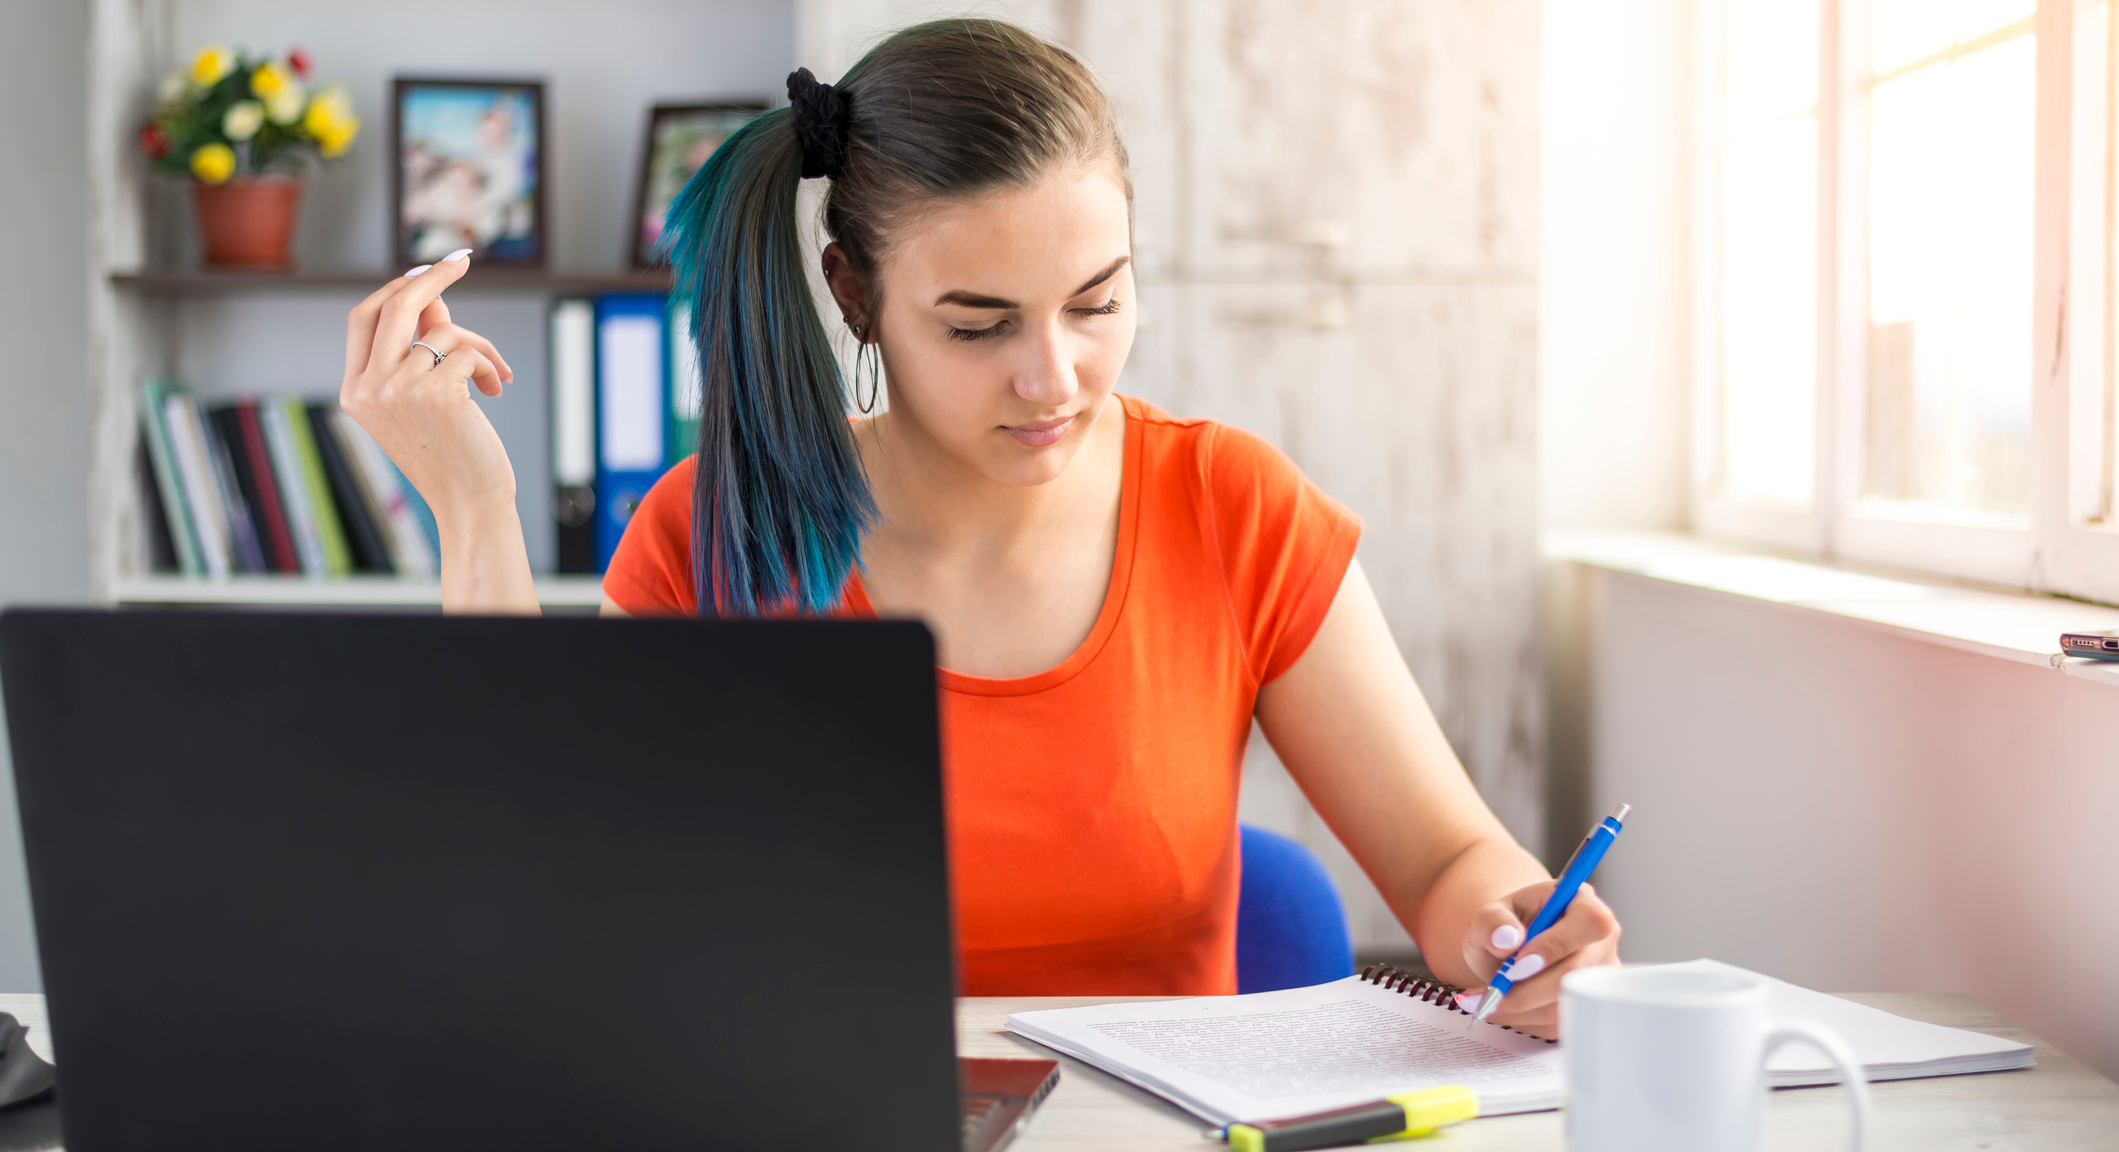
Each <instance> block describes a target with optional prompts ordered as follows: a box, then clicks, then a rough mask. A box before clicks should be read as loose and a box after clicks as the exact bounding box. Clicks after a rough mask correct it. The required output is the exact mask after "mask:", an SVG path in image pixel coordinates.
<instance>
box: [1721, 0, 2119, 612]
mask: <svg viewBox="0 0 2119 1152" xmlns="http://www.w3.org/2000/svg"><path fill="white" fill-rule="evenodd" d="M2113 3H2114V0H1696V12H1697V14H1698V16H1699V19H1698V21H1697V28H1698V38H1697V41H1696V45H1697V53H1696V64H1697V67H1696V68H1695V70H1694V74H1695V78H1696V79H1695V83H1696V85H1698V91H1697V92H1696V100H1695V106H1696V108H1698V109H1699V110H1700V112H1701V115H1699V116H1698V117H1697V118H1696V121H1695V123H1696V125H1697V128H1696V141H1695V142H1696V148H1695V158H1696V163H1695V166H1694V179H1695V184H1696V188H1695V197H1694V203H1695V205H1696V206H1697V210H1696V213H1695V226H1696V234H1695V238H1696V243H1695V245H1694V250H1695V253H1696V260H1697V267H1696V275H1695V277H1694V285H1695V291H1696V293H1697V295H1698V299H1697V301H1696V305H1695V310H1694V316H1695V337H1696V338H1695V352H1696V356H1695V361H1694V363H1695V366H1696V371H1695V381H1696V396H1697V398H1698V411H1699V413H1700V416H1699V418H1698V419H1696V421H1695V437H1694V443H1695V451H1694V457H1695V464H1696V466H1695V470H1694V472H1695V491H1694V500H1693V506H1694V511H1695V520H1696V522H1697V524H1698V526H1699V527H1700V528H1702V529H1703V530H1706V531H1710V532H1718V533H1724V534H1735V535H1741V536H1747V537H1751V538H1755V539H1760V540H1765V541H1769V542H1773V543H1779V544H1784V545H1793V546H1797V547H1801V548H1804V549H1808V550H1814V551H1817V552H1821V553H1824V554H1826V555H1831V556H1838V557H1843V558H1847V559H1851V560H1857V561H1869V562H1876V563H1883V564H1889V565H1894V566H1900V567H1906V568H1915V569H1923V570H1927V571H1931V572H1935V573H1939V574H1943V575H1949V576H1960V577H1970V578H1973V579H1978V580H1984V581H1990V582H1994V583H2000V584H2005V585H2009V586H2013V587H2020V588H2025V589H2031V590H2037V591H2051V592H2061V593H2067V594H2071V595H2076V596H2083V597H2088V598H2092V599H2099V600H2106V601H2119V507H2115V495H2114V483H2115V475H2114V473H2115V463H2119V394H2115V393H2119V387H2115V386H2119V380H2115V362H2119V356H2115V355H2114V344H2115V340H2114V334H2115V333H2119V311H2115V309H2119V292H2115V291H2114V274H2113V270H2114V268H2115V267H2119V180H2115V175H2119V32H2115V22H2114V20H2113V19H2112V5H2113Z"/></svg>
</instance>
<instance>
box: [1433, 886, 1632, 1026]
mask: <svg viewBox="0 0 2119 1152" xmlns="http://www.w3.org/2000/svg"><path fill="white" fill-rule="evenodd" d="M1555 883H1556V881H1552V880H1541V881H1539V882H1538V883H1536V884H1532V885H1530V886H1529V887H1527V888H1518V889H1516V890H1515V891H1514V892H1511V893H1509V894H1508V895H1507V896H1504V897H1502V898H1501V899H1499V900H1496V901H1494V902H1493V903H1491V904H1488V905H1486V906H1484V907H1482V908H1480V909H1479V910H1478V911H1477V912H1475V913H1473V914H1472V921H1471V925H1470V926H1469V927H1468V928H1467V929H1466V930H1465V933H1464V963H1465V964H1466V966H1468V967H1470V968H1471V970H1472V971H1474V972H1477V973H1479V974H1480V975H1481V976H1492V975H1493V974H1494V970H1495V969H1497V968H1499V967H1500V966H1501V961H1503V960H1505V959H1507V958H1508V957H1509V955H1510V954H1512V953H1514V952H1515V951H1516V949H1518V948H1522V949H1523V954H1522V955H1521V956H1518V957H1517V958H1516V966H1515V969H1514V971H1513V972H1512V973H1511V975H1512V976H1513V977H1514V981H1515V986H1514V987H1512V988H1510V989H1509V990H1508V995H1507V997H1506V998H1504V999H1503V1000H1502V1001H1501V1007H1500V1008H1499V1009H1498V1010H1497V1011H1495V1013H1494V1014H1493V1015H1492V1016H1489V1017H1487V1019H1488V1020H1490V1021H1491V1022H1493V1023H1495V1024H1505V1025H1507V1026H1508V1027H1510V1028H1514V1029H1515V1030H1516V1031H1518V1032H1528V1033H1530V1034H1531V1035H1533V1036H1543V1037H1546V1038H1548V1039H1550V1038H1553V1037H1556V1036H1558V1035H1559V1034H1560V977H1561V976H1564V975H1566V974H1567V973H1569V972H1572V971H1574V970H1575V969H1577V968H1589V967H1594V966H1595V965H1599V964H1616V963H1618V962H1619V918H1618V917H1617V916H1614V915H1612V912H1611V906H1610V905H1608V904H1606V903H1604V901H1603V900H1602V899H1600V898H1599V897H1598V896H1597V894H1596V891H1595V890H1594V889H1592V888H1590V886H1589V885H1587V884H1584V885H1582V888H1581V890H1580V891H1579V892H1576V893H1575V898H1574V902H1573V903H1572V904H1569V905H1568V906H1567V914H1566V915H1565V916H1562V917H1560V920H1559V922H1558V923H1556V924H1554V925H1553V926H1552V927H1550V928H1548V929H1546V930H1545V931H1543V932H1540V933H1538V937H1537V939H1535V940H1532V941H1531V942H1530V944H1529V946H1528V947H1525V946H1524V945H1523V926H1524V925H1525V924H1527V923H1529V922H1530V920H1531V919H1532V918H1533V917H1535V916H1536V915H1537V914H1538V909H1539V908H1541V907H1543V906H1544V904H1545V898H1546V897H1547V896H1549V895H1551V894H1552V889H1553V885H1554V884H1555ZM1483 991H1484V990H1474V991H1468V992H1465V993H1464V994H1463V995H1461V996H1459V997H1458V998H1457V1006H1458V1007H1460V1008H1463V1009H1464V1010H1465V1011H1467V1012H1472V1011H1477V1010H1478V1007H1479V1000H1480V997H1481V995H1482V994H1483Z"/></svg>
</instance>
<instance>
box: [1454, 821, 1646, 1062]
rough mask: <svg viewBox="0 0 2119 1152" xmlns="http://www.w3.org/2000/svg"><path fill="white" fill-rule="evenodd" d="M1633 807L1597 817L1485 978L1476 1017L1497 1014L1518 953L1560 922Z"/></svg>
mask: <svg viewBox="0 0 2119 1152" xmlns="http://www.w3.org/2000/svg"><path fill="white" fill-rule="evenodd" d="M1631 811H1633V805H1631V804H1621V805H1619V806H1618V807H1616V808H1614V809H1612V810H1611V815H1609V816H1606V817H1604V819H1602V820H1600V821H1598V822H1597V826H1596V827H1594V828H1591V829H1590V830H1589V835H1588V836H1587V837H1585V838H1584V839H1583V841H1582V846H1581V847H1579V848H1576V849H1575V854H1574V856H1573V857H1571V858H1570V859H1569V860H1568V861H1567V867H1566V868H1563V869H1561V871H1560V882H1559V883H1558V884H1555V885H1553V889H1552V895H1550V896H1547V897H1546V898H1545V907H1543V908H1540V909H1538V914H1537V916H1536V917H1534V918H1532V920H1531V922H1530V927H1529V929H1527V930H1526V931H1525V932H1524V933H1523V943H1522V944H1521V945H1519V946H1518V947H1517V948H1516V950H1515V952H1514V953H1512V954H1511V955H1510V956H1509V958H1508V959H1506V960H1503V961H1501V969H1500V971H1498V972H1495V973H1494V976H1493V979H1491V980H1488V981H1487V982H1486V995H1485V996H1484V997H1482V998H1481V999H1480V1001H1479V1010H1478V1011H1476V1012H1474V1013H1472V1018H1473V1019H1475V1020H1484V1019H1486V1018H1487V1017H1488V1016H1491V1015H1493V1014H1494V1009H1496V1008H1499V1007H1500V1006H1501V998H1502V997H1503V996H1506V995H1508V990H1509V989H1510V988H1513V987H1515V981H1513V980H1510V979H1509V978H1508V973H1509V970H1510V969H1512V968H1514V967H1515V966H1516V957H1518V956H1521V955H1523V949H1524V948H1528V947H1529V946H1530V942H1531V941H1533V940H1535V939H1537V938H1538V933H1540V932H1543V931H1545V930H1546V929H1547V928H1550V927H1552V926H1553V925H1554V924H1555V923H1558V922H1559V919H1560V917H1562V916H1565V915H1567V906H1568V905H1569V904H1572V903H1574V902H1575V893H1576V892H1579V891H1581V890H1582V882H1583V881H1584V880H1587V879H1589V874H1590V873H1591V872H1594V871H1596V870H1597V865H1598V864H1600V863H1602V862H1603V860H1604V853H1605V852H1606V851H1607V850H1608V849H1610V847H1611V844H1612V841H1614V840H1617V839H1618V838H1619V832H1620V830H1621V829H1623V828H1625V826H1626V824H1625V820H1626V814H1627V813H1628V812H1631Z"/></svg>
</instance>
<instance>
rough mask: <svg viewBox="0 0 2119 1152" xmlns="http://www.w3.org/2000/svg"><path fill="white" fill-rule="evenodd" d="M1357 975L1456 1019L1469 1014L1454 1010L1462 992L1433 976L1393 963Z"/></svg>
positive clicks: (1520, 1033) (1380, 965) (1500, 1026)
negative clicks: (1445, 1009)
mask: <svg viewBox="0 0 2119 1152" xmlns="http://www.w3.org/2000/svg"><path fill="white" fill-rule="evenodd" d="M1360 976H1361V979H1363V980H1366V981H1368V982H1369V983H1371V984H1374V985H1376V986H1377V987H1379V988H1387V989H1389V990H1391V991H1393V992H1403V993H1405V994H1406V995H1407V996H1410V997H1412V998H1413V999H1415V1000H1422V1001H1425V1002H1427V1003H1429V1004H1433V1005H1434V1006H1436V1007H1437V1008H1447V1009H1449V1010H1450V1011H1452V1012H1455V1013H1456V1014H1457V1015H1459V1016H1469V1015H1471V1013H1469V1012H1466V1011H1465V1010H1464V1009H1462V1008H1459V1007H1457V997H1458V995H1460V994H1461V993H1463V991H1464V989H1462V988H1460V987H1458V986H1457V985H1455V984H1449V983H1445V982H1443V981H1441V980H1437V979H1435V978H1434V977H1433V976H1423V975H1421V974H1420V973H1418V972H1409V971H1407V970H1406V969H1403V968H1400V967H1398V966H1397V965H1395V964H1371V965H1369V966H1368V967H1366V968H1363V969H1362V970H1361V973H1360ZM1484 1023H1486V1024H1488V1025H1490V1026H1491V1027H1495V1028H1499V1029H1501V1030H1502V1031H1503V1032H1516V1030H1515V1029H1514V1028H1510V1027H1509V1026H1508V1025H1506V1024H1494V1023H1493V1022H1492V1021H1490V1020H1489V1021H1484ZM1516 1035H1518V1036H1529V1037H1530V1038H1531V1039H1532V1040H1544V1042H1545V1043H1547V1044H1558V1043H1559V1041H1558V1040H1546V1039H1545V1037H1543V1036H1531V1035H1530V1033H1528V1032H1516Z"/></svg>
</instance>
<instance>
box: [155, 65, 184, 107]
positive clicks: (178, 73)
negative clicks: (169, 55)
mask: <svg viewBox="0 0 2119 1152" xmlns="http://www.w3.org/2000/svg"><path fill="white" fill-rule="evenodd" d="M190 92H191V76H190V74H188V73H186V72H185V71H184V70H183V69H182V68H172V69H170V71H169V75H167V76H164V77H162V87H161V89H160V90H159V91H157V92H156V93H155V96H156V97H157V98H159V99H160V100H161V101H162V103H164V104H174V103H176V102H177V101H179V100H182V99H183V98H184V97H185V96H186V95H188V94H189V93H190Z"/></svg>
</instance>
